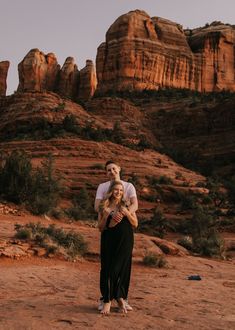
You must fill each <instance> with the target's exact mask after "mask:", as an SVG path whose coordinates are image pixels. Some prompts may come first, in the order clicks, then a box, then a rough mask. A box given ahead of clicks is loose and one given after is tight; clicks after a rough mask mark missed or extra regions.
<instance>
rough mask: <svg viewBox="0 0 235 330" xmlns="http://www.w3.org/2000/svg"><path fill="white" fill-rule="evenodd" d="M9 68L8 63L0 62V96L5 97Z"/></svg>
mask: <svg viewBox="0 0 235 330" xmlns="http://www.w3.org/2000/svg"><path fill="white" fill-rule="evenodd" d="M9 66H10V62H8V61H2V62H0V96H5V95H6V90H7V82H6V80H7V73H8V69H9Z"/></svg>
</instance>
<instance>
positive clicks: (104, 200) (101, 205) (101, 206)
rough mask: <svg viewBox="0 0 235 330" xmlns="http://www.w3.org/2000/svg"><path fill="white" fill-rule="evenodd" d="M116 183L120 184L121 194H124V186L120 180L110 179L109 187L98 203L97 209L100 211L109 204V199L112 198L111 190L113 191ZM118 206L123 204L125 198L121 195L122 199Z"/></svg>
mask: <svg viewBox="0 0 235 330" xmlns="http://www.w3.org/2000/svg"><path fill="white" fill-rule="evenodd" d="M117 185H121V186H122V188H123V195H124V186H123V184H122V182H121V181H112V182H111V183H110V186H109V189H108V191H107V194H106V196H105V198H104V199H103V200H102V201H101V202H100V205H99V211H100V212H102V211H103V210H104V209H105V208H106V207H108V206H109V205H110V202H111V199H112V196H113V191H114V187H115V186H117ZM119 206H125V200H124V198H123V196H122V199H121V201H120V203H119Z"/></svg>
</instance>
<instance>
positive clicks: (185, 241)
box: [177, 236, 193, 251]
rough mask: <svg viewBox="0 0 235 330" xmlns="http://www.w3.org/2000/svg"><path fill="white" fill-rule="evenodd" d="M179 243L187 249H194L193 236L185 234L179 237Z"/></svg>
mask: <svg viewBox="0 0 235 330" xmlns="http://www.w3.org/2000/svg"><path fill="white" fill-rule="evenodd" d="M177 244H179V245H181V246H183V247H184V248H185V249H187V250H190V251H192V249H193V242H192V239H191V237H189V236H184V237H183V238H180V239H178V241H177Z"/></svg>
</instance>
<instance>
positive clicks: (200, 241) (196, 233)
mask: <svg viewBox="0 0 235 330" xmlns="http://www.w3.org/2000/svg"><path fill="white" fill-rule="evenodd" d="M216 225H217V224H216V219H215V218H213V217H212V216H211V215H209V214H208V213H207V212H206V211H205V210H204V209H202V208H201V207H198V208H196V209H195V210H194V212H193V217H192V219H191V220H190V223H189V226H190V232H191V236H192V245H193V251H194V252H196V253H199V254H200V255H205V256H210V257H211V256H214V255H219V256H221V254H222V252H223V248H224V242H223V240H222V239H221V237H220V235H219V233H218V231H217V228H216Z"/></svg>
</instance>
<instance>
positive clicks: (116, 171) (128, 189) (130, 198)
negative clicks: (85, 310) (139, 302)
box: [95, 160, 138, 311]
mask: <svg viewBox="0 0 235 330" xmlns="http://www.w3.org/2000/svg"><path fill="white" fill-rule="evenodd" d="M105 170H106V174H107V177H108V179H109V181H106V182H104V183H101V184H100V185H99V186H98V189H97V192H96V197H95V211H96V212H98V211H99V205H100V202H101V201H102V200H103V199H104V198H105V196H106V194H107V192H108V189H109V186H110V183H111V181H121V182H122V184H123V186H124V198H125V200H126V201H127V204H128V209H129V210H130V211H131V213H134V212H136V211H137V209H138V200H137V195H136V190H135V187H134V186H133V184H132V183H130V182H126V181H123V180H121V179H120V172H121V167H120V166H119V165H118V164H117V163H116V162H115V161H112V160H109V161H107V162H106V164H105ZM114 217H115V219H116V221H121V220H122V218H123V214H122V213H121V212H118V213H116V214H115V216H114ZM102 276H103V275H102V267H101V270H100V286H101V292H102ZM125 307H126V310H127V311H132V307H131V306H130V305H129V304H128V301H127V300H125ZM102 309H103V299H102V298H100V303H99V306H98V310H99V311H101V310H102Z"/></svg>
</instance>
